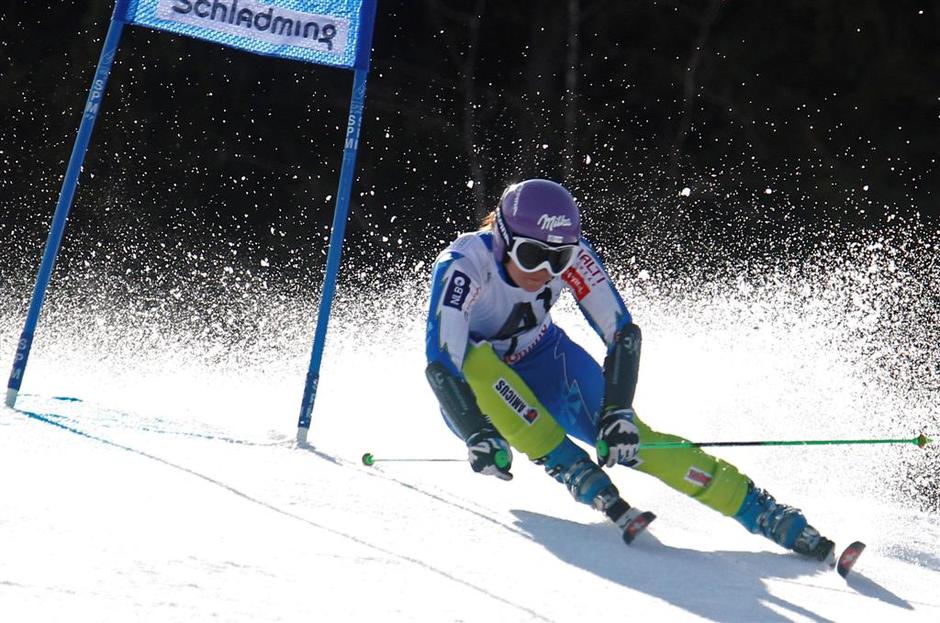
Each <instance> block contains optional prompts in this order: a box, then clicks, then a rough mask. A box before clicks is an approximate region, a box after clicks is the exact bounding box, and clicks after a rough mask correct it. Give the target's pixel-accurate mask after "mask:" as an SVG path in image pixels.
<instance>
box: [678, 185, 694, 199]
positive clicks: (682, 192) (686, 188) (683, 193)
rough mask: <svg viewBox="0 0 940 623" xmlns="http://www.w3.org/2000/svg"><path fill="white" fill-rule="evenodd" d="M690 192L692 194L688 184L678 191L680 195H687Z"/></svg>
mask: <svg viewBox="0 0 940 623" xmlns="http://www.w3.org/2000/svg"><path fill="white" fill-rule="evenodd" d="M691 194H692V189H691V188H689V187H688V186H686V187H685V188H683V189H682V190H680V191H679V196H680V197H688V196H689V195H691Z"/></svg>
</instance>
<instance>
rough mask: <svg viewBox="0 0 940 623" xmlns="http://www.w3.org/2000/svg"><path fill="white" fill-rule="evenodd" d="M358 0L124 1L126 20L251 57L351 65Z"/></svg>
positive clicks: (356, 42)
mask: <svg viewBox="0 0 940 623" xmlns="http://www.w3.org/2000/svg"><path fill="white" fill-rule="evenodd" d="M362 4H363V2H362V0H129V2H128V6H127V14H126V16H125V19H126V21H127V22H129V23H132V24H137V25H139V26H146V27H148V28H156V29H159V30H165V31H169V32H174V33H177V34H180V35H186V36H189V37H195V38H197V39H205V40H207V41H212V42H215V43H219V44H222V45H226V46H229V47H233V48H238V49H241V50H247V51H248V52H254V53H256V54H263V55H266V56H276V57H278V58H288V59H293V60H298V61H305V62H308V63H316V64H318V65H333V66H335V67H343V68H346V69H353V68H355V67H356V59H357V49H358V45H359V36H360V30H361V28H360V24H361V17H362V16H361V12H362Z"/></svg>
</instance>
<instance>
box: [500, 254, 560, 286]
mask: <svg viewBox="0 0 940 623" xmlns="http://www.w3.org/2000/svg"><path fill="white" fill-rule="evenodd" d="M506 272H507V273H509V278H510V279H512V280H513V283H515V284H516V285H517V286H519V287H520V288H522V289H523V290H525V291H526V292H538V291H539V290H541V289H542V288H544V287H545V284H546V283H548V282H549V281H551V280H552V274H551V273H550V272H548V270H546V269H545V268H543V269H542V270H539V271H536V272H534V273H527V272H525V271H523V270H522V269H520V268H519V267H518V266H516V263H515V262H514V261H513V260H512V259H508V260H507V261H506Z"/></svg>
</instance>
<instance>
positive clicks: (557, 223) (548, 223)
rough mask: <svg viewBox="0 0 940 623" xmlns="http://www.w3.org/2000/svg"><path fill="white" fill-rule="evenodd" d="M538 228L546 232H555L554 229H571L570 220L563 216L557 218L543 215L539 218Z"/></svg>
mask: <svg viewBox="0 0 940 623" xmlns="http://www.w3.org/2000/svg"><path fill="white" fill-rule="evenodd" d="M538 226H539V227H541V228H542V229H544V230H546V231H555V228H556V227H571V219H570V218H568V217H567V216H565V215H564V214H560V215H558V216H549V215H547V214H543V215H542V216H540V217H539V222H538Z"/></svg>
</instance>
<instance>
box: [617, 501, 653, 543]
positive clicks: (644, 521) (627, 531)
mask: <svg viewBox="0 0 940 623" xmlns="http://www.w3.org/2000/svg"><path fill="white" fill-rule="evenodd" d="M631 510H634V509H631ZM654 519H656V515H654V514H653V513H651V512H650V511H644V512H642V513H638V514H637V515H635V516H634V517H631V518H630V519H629V521H627V523H626V525H625V526H624V527H623V542H624V543H626V544H627V545H630V544H631V543H633V539H635V538H636V537H637V535H638V534H640V533H641V532H643V531H644V530H646V528H647V527H648V526H649V525H650V524H651V523H652V522H653V520H654Z"/></svg>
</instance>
